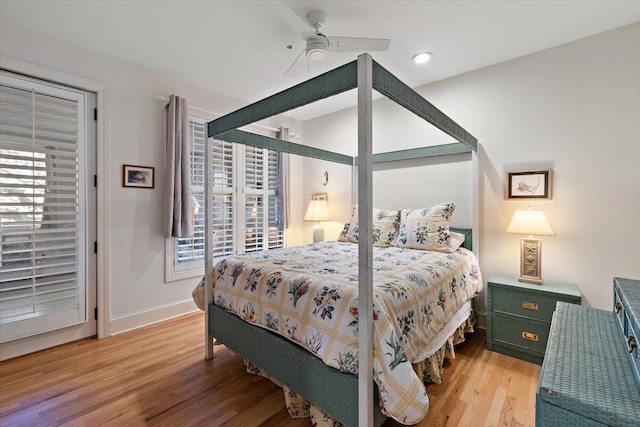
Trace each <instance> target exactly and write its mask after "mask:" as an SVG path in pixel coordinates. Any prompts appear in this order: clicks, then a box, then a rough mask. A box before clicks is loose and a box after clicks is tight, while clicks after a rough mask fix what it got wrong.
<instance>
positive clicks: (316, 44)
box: [269, 1, 391, 75]
mask: <svg viewBox="0 0 640 427" xmlns="http://www.w3.org/2000/svg"><path fill="white" fill-rule="evenodd" d="M269 4H270V5H271V7H272V8H273V9H274V10H275V11H276V12H277V13H278V15H280V17H281V18H282V19H283V20H284V21H285V22H286V23H287V24H289V26H290V27H291V28H293V29H294V30H295V31H296V32H297V33H298V34H300V37H301V38H302V39H303V40H305V41H306V47H305V48H304V49H303V50H302V51H301V52H300V53H299V54H298V56H297V57H296V59H295V60H294V61H293V63H292V64H291V65H290V66H289V68H288V69H287V71H285V73H284V75H287V73H288V72H289V70H291V68H292V67H293V66H294V65H295V63H296V62H297V61H298V59H299V58H300V56H302V54H303V53H305V54H306V56H307V58H308V59H311V60H314V61H319V60H322V59H324V58H326V57H327V55H328V54H329V52H373V51H383V50H387V49H389V43H390V42H391V40H389V39H373V38H364V37H335V36H326V35H325V34H323V33H322V32H321V29H322V27H323V26H324V25H325V23H326V22H327V14H326V13H325V12H323V11H321V10H313V11H311V12H309V13H307V16H306V22H305V21H304V20H302V19H301V18H300V17H299V16H298V15H297V14H296V13H295V12H294V11H293V10H291V9H289V7H288V6H287V5H286V4H284V2H282V1H269Z"/></svg>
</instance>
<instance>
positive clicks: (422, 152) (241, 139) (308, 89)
mask: <svg viewBox="0 0 640 427" xmlns="http://www.w3.org/2000/svg"><path fill="white" fill-rule="evenodd" d="M371 62H372V88H373V89H375V90H377V91H378V92H380V93H381V94H383V95H384V96H386V97H387V98H389V99H391V100H392V101H394V102H396V103H397V104H398V105H400V106H402V107H404V108H406V109H407V110H409V111H411V112H412V113H414V114H415V115H417V116H418V117H420V118H422V119H424V120H425V121H427V122H428V123H430V124H432V125H433V126H435V127H437V128H438V129H440V130H441V131H443V132H444V133H446V134H447V135H449V136H451V137H453V138H455V139H456V141H458V142H454V143H450V144H442V145H436V146H430V147H422V148H418V149H411V150H399V151H392V152H387V153H379V154H374V163H382V162H387V161H397V160H408V159H416V158H421V157H432V156H442V155H447V154H458V153H468V152H470V151H471V150H473V151H476V150H477V147H478V140H477V139H476V138H475V137H474V136H473V135H471V134H470V133H469V132H467V131H466V130H465V129H464V128H463V127H462V126H460V125H458V124H457V123H456V122H455V121H453V120H452V119H451V118H449V116H447V115H446V114H444V113H443V112H442V111H440V110H439V109H438V108H437V107H436V106H434V105H433V104H431V103H430V102H429V101H427V100H426V99H424V98H423V97H422V96H421V95H420V94H419V93H418V92H416V91H415V90H413V89H411V88H410V87H409V86H407V85H406V84H404V83H403V82H402V81H400V80H399V79H398V78H397V77H395V76H394V75H393V74H391V73H390V72H389V71H388V70H387V69H385V68H384V67H382V66H381V65H380V64H378V63H377V62H375V61H373V60H372V61H371ZM357 72H358V64H357V61H352V62H349V63H348V64H345V65H343V66H341V67H338V68H335V69H333V70H331V71H327V72H326V73H324V74H321V75H319V76H317V77H314V78H312V79H310V80H307V81H305V82H302V83H300V84H298V85H296V86H293V87H290V88H289V89H285V90H283V91H281V92H278V93H276V94H274V95H271V96H270V97H268V98H264V99H262V100H260V101H257V102H254V103H253V104H250V105H247V106H246V107H243V108H241V109H239V110H236V111H234V112H232V113H229V114H226V115H224V116H222V117H219V118H217V119H215V120H213V121H211V122H209V123H207V136H208V137H209V138H216V139H224V140H225V141H229V142H237V143H241V144H246V145H253V146H255V147H262V148H271V149H273V150H276V151H282V152H286V153H292V154H299V155H302V156H307V157H314V158H317V159H321V160H328V161H333V162H337V163H344V164H353V159H352V161H351V162H349V163H347V158H348V157H349V156H346V155H342V154H339V153H333V152H330V151H326V150H320V149H311V147H306V146H303V145H301V144H293V143H291V142H289V141H283V142H284V143H285V144H279V143H278V142H277V141H281V140H279V139H276V138H269V139H266V138H268V137H265V136H262V135H257V134H253V133H249V132H244V131H240V130H237V129H238V128H240V127H242V126H246V125H249V124H252V123H255V122H257V121H260V120H263V119H266V118H268V117H272V116H275V115H278V114H281V113H285V112H287V111H290V110H293V109H295V108H298V107H302V106H304V105H307V104H310V103H313V102H315V101H319V100H321V99H324V98H328V97H330V96H333V95H337V94H339V93H342V92H346V91H348V90H351V89H355V88H356V87H357V84H358V82H357ZM263 144H264V145H263ZM463 146H466V147H468V149H467V150H464V149H463ZM307 153H308V154H309V155H308V154H307Z"/></svg>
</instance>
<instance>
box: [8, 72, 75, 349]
mask: <svg viewBox="0 0 640 427" xmlns="http://www.w3.org/2000/svg"><path fill="white" fill-rule="evenodd" d="M84 114H85V113H84V95H82V94H80V93H77V92H75V91H72V90H66V89H63V88H60V87H57V86H49V85H45V84H40V83H35V82H32V81H30V80H27V79H22V78H19V77H15V76H9V75H5V74H3V75H2V81H1V84H0V237H1V240H0V255H1V258H0V262H1V263H0V331H1V335H0V341H9V340H12V339H16V338H20V337H23V336H28V335H33V334H35V333H39V332H43V331H47V330H53V329H59V328H63V327H66V326H71V325H74V324H78V323H82V322H84V321H86V319H87V313H86V297H85V295H86V277H85V276H86V274H85V255H84V254H85V247H86V242H85V223H84V216H85V206H84V196H83V194H84V182H85V173H84V148H83V144H81V142H83V141H84Z"/></svg>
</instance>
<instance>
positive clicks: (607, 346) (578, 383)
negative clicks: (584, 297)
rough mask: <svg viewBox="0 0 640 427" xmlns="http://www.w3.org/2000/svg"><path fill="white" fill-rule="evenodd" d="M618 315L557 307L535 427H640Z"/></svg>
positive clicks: (638, 400) (639, 397) (638, 399)
mask: <svg viewBox="0 0 640 427" xmlns="http://www.w3.org/2000/svg"><path fill="white" fill-rule="evenodd" d="M626 352H627V347H626V343H625V342H624V340H623V337H622V334H621V332H620V327H619V326H618V320H617V318H616V315H615V314H614V313H613V312H609V311H604V310H598V309H594V308H590V307H583V306H578V305H574V304H567V303H563V302H558V304H557V306H556V312H555V314H554V317H553V321H552V323H551V330H550V333H549V341H548V344H547V350H546V353H545V358H544V362H543V365H542V373H541V375H540V383H539V385H538V390H537V393H536V426H537V427H542V426H546V427H556V426H562V427H569V426H580V427H589V426H616V427H618V426H619V427H622V426H630V427H631V426H633V427H638V426H640V391H639V390H638V388H637V387H636V384H635V381H634V378H633V375H632V374H631V366H630V363H629V360H628V359H627V357H628V356H627V355H626Z"/></svg>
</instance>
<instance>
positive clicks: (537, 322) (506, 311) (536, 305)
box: [487, 274, 582, 365]
mask: <svg viewBox="0 0 640 427" xmlns="http://www.w3.org/2000/svg"><path fill="white" fill-rule="evenodd" d="M558 301H563V302H568V303H572V304H581V303H582V295H581V294H580V291H579V290H578V286H576V285H575V284H574V283H565V282H556V281H553V280H545V282H544V284H543V285H536V284H532V283H525V282H519V281H518V278H517V277H516V276H508V275H505V274H495V275H493V276H491V277H490V278H489V281H488V284H487V348H488V349H489V350H492V351H497V352H499V353H503V354H506V355H509V356H513V357H517V358H518V359H523V360H526V361H529V362H533V363H537V364H539V365H541V364H542V360H543V359H544V351H545V349H546V347H547V339H548V338H549V327H550V326H551V318H552V316H553V311H554V310H555V308H556V303H557V302H558Z"/></svg>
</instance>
